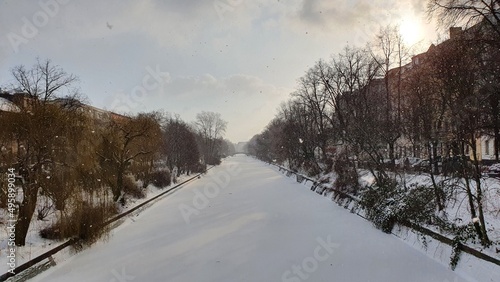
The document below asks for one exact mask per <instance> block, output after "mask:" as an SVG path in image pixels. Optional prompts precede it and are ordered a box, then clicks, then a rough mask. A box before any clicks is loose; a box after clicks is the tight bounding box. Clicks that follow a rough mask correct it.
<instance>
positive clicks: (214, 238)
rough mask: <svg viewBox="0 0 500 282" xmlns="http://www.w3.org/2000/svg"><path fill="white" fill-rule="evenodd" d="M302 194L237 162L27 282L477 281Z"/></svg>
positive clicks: (271, 173) (273, 174)
mask: <svg viewBox="0 0 500 282" xmlns="http://www.w3.org/2000/svg"><path fill="white" fill-rule="evenodd" d="M229 166H237V167H238V171H239V173H237V174H229V175H230V176H229V177H226V176H227V173H226V174H224V171H226V170H227V169H228V167H229ZM221 179H222V180H224V179H227V180H228V181H227V182H224V181H221ZM220 183H225V184H224V185H222V184H220ZM217 185H219V186H218V188H219V189H217V188H215V187H216V186H217ZM304 188H305V187H304V186H303V185H300V184H298V183H296V182H295V180H294V179H288V178H286V177H284V176H283V175H281V174H280V173H279V172H277V171H275V170H273V169H272V168H270V167H269V166H268V165H266V164H263V163H261V162H259V161H256V160H254V159H251V158H248V157H245V156H236V157H234V158H231V159H229V160H226V161H225V162H224V163H223V164H222V165H221V166H219V167H217V168H214V169H213V170H211V171H209V172H208V174H207V175H206V176H204V177H203V178H202V179H201V180H199V181H196V182H193V183H190V184H188V185H187V186H186V187H185V188H184V189H182V190H179V191H178V192H177V193H175V194H173V195H171V196H170V197H167V198H165V199H163V200H162V201H160V202H157V203H156V204H155V205H154V206H152V207H151V208H149V209H147V210H146V211H144V212H142V213H141V214H140V215H139V216H137V217H136V218H135V221H134V222H132V223H129V224H128V225H126V226H125V225H122V226H121V227H120V228H119V229H115V230H114V231H113V234H112V236H111V237H110V238H109V241H108V242H106V243H99V244H98V245H97V246H96V247H94V248H91V249H88V250H85V251H83V252H82V253H79V254H77V255H75V256H74V257H72V258H71V259H70V260H67V261H65V262H60V261H58V265H57V266H55V267H53V268H51V269H49V270H48V271H46V272H45V273H42V274H41V275H39V276H38V277H35V279H33V281H51V282H57V281H132V280H133V281H189V282H191V281H217V282H219V281H295V282H296V281H372V282H373V281H374V282H377V281H384V282H386V281H437V282H446V281H449V282H451V281H453V282H459V281H460V282H461V281H481V280H475V279H473V278H467V277H465V278H464V276H461V275H460V274H459V273H457V272H453V271H451V270H450V269H449V268H448V267H447V266H444V265H441V264H439V263H436V262H435V261H434V260H432V259H430V258H428V257H427V256H426V255H424V254H422V253H420V252H418V251H417V250H415V249H414V248H412V247H410V246H408V245H407V244H405V243H403V242H402V241H401V240H399V239H398V238H396V237H394V236H391V235H387V234H384V233H382V232H380V231H378V230H376V229H375V228H373V227H372V226H371V224H370V223H368V222H366V221H365V220H363V219H361V218H359V217H358V216H356V215H353V214H351V213H349V212H348V211H346V210H344V209H343V208H341V207H338V206H337V205H334V204H332V203H331V202H330V201H328V200H326V199H324V198H320V197H318V196H317V195H315V193H311V191H310V190H309V189H304ZM210 189H213V190H210ZM208 191H211V192H210V193H208ZM201 195H205V196H206V197H205V198H204V197H202V196H201ZM184 206H189V207H191V208H193V209H196V210H197V211H198V212H197V213H192V214H191V215H190V218H189V223H188V221H186V217H185V214H184V215H183V212H182V209H181V208H180V207H184ZM482 281H487V280H482Z"/></svg>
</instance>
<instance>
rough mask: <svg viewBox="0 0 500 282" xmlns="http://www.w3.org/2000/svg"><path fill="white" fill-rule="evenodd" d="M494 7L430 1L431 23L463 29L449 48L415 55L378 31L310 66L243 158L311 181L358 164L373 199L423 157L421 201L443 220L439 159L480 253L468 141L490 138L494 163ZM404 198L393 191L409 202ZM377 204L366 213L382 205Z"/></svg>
mask: <svg viewBox="0 0 500 282" xmlns="http://www.w3.org/2000/svg"><path fill="white" fill-rule="evenodd" d="M498 6H499V4H498V3H497V1H465V0H463V1H460V0H445V1H438V0H433V1H429V6H428V12H429V15H430V16H435V15H439V17H440V19H442V20H443V23H444V22H446V23H463V22H464V21H465V22H468V23H469V25H468V26H466V27H467V28H466V29H465V30H462V29H457V28H454V29H451V31H452V36H451V38H450V39H449V40H445V41H443V42H441V43H439V44H437V45H432V46H431V47H430V48H429V50H428V51H427V52H425V53H422V54H419V55H416V56H411V52H410V51H409V48H407V47H406V46H405V45H404V43H403V40H402V38H401V35H400V34H399V32H398V29H397V28H396V27H387V28H384V29H381V30H380V32H379V34H377V35H376V36H375V37H374V40H373V41H372V42H371V43H370V44H369V45H368V46H366V47H364V48H358V47H352V46H348V47H346V48H345V49H344V50H343V51H342V52H341V53H339V54H337V55H335V56H333V57H332V58H331V59H330V60H328V61H325V60H320V61H318V62H317V63H315V65H314V66H313V67H312V68H310V69H309V70H308V71H307V72H306V73H305V75H304V76H303V77H301V78H300V79H299V81H298V86H297V88H296V91H295V92H294V93H292V94H291V99H290V100H289V101H288V102H286V103H284V104H283V105H282V106H281V108H280V109H279V112H278V114H277V115H276V117H275V119H274V120H272V121H271V122H270V123H269V125H268V126H267V128H266V129H265V130H264V131H263V132H262V133H260V134H258V135H256V136H254V137H253V138H252V140H251V142H250V144H249V152H250V153H252V154H254V155H256V156H257V157H259V158H261V159H263V160H266V161H276V162H279V163H285V164H287V165H288V166H290V168H292V169H295V170H299V169H303V170H305V171H308V172H309V173H311V174H317V173H319V172H320V171H321V170H322V169H329V168H331V167H332V164H333V161H332V158H331V157H332V156H335V158H336V159H337V160H342V161H343V162H344V165H343V166H336V167H346V166H349V167H352V168H353V171H354V173H355V170H356V168H358V167H359V165H361V166H362V167H364V168H366V169H368V170H369V171H370V172H371V173H372V175H373V177H374V178H375V184H374V186H373V187H372V188H380V187H381V186H384V185H385V186H390V187H391V188H390V189H388V190H387V189H385V188H387V187H385V188H384V189H378V192H379V193H380V192H381V191H384V193H385V194H384V195H382V196H385V197H389V195H390V197H391V198H393V196H394V195H393V194H392V192H393V191H394V190H395V189H396V190H397V189H399V188H398V187H399V186H401V185H399V184H398V183H395V182H396V177H395V175H396V174H394V170H395V168H396V163H397V160H398V159H400V158H403V157H416V156H417V157H422V158H427V159H429V162H428V163H429V169H428V170H429V172H430V177H431V179H432V186H431V187H430V190H429V191H432V195H433V197H432V201H427V202H428V203H430V204H431V205H434V208H435V210H436V211H438V212H439V213H437V214H441V215H442V213H443V212H444V210H445V208H446V204H447V200H448V197H449V195H450V193H449V192H450V191H449V189H454V188H453V187H448V188H447V187H445V186H444V185H443V183H442V182H440V181H438V180H437V179H436V178H435V176H434V174H436V173H438V172H439V166H438V161H440V160H439V159H441V161H442V162H443V169H444V168H445V166H446V167H447V169H446V171H447V172H448V173H449V174H451V175H452V176H453V177H454V178H460V179H463V185H461V187H463V190H464V191H465V192H466V199H467V201H468V204H469V210H470V216H471V218H472V219H473V220H472V221H471V222H472V223H471V224H473V227H474V229H475V232H476V235H477V237H478V238H479V239H480V241H481V242H482V244H483V245H489V244H490V240H489V238H488V235H487V227H486V220H485V217H484V207H483V205H484V195H483V189H484V188H483V187H482V182H481V160H480V159H479V157H478V156H479V152H478V150H479V147H478V145H477V140H478V139H479V138H480V137H481V136H490V138H492V139H494V143H495V149H494V151H495V157H496V160H497V161H498V155H499V153H498V150H499V147H500V146H498V145H499V142H500V130H499V129H500V128H499V125H500V124H499V119H500V113H499V106H500V102H499V100H500V95H499V92H500V68H499V66H500V61H499V60H500V33H499V32H498V31H499V30H500V25H499V24H498V19H497V18H498V16H499V14H497V13H498V12H497V11H498V8H500V7H498ZM398 147H399V148H398ZM403 149H404V150H403ZM340 156H343V157H340ZM445 160H446V161H447V162H445ZM334 167H335V166H334ZM350 175H352V171H351V174H350ZM356 183H357V182H356ZM353 185H354V186H357V185H355V183H354V184H353ZM402 185H403V186H405V184H404V183H403V184H402ZM391 189H392V190H391ZM408 190H409V189H408V187H403V188H402V189H401V190H400V192H401V193H403V194H405V195H407V196H408V195H409V194H408ZM388 191H392V192H390V193H389V192H388ZM350 192H353V191H350ZM354 193H356V191H354ZM413 194H415V193H413ZM417 194H418V193H417ZM379 196H380V195H379ZM379 196H377V201H378V202H377V203H375V202H374V204H373V206H375V205H381V202H380V201H381V197H379ZM382 198H383V197H382ZM421 204H424V203H421V202H419V205H421ZM419 207H420V208H421V206H419ZM388 210H390V209H388ZM430 210H431V211H432V209H430ZM408 214H410V213H408ZM391 216H393V215H391ZM391 216H389V217H386V218H391ZM394 216H395V215H394ZM429 216H431V215H429ZM432 216H434V215H432ZM442 219H443V218H440V219H438V220H436V221H441V220H442ZM391 220H392V219H391ZM429 221H430V220H429V219H427V221H426V222H429Z"/></svg>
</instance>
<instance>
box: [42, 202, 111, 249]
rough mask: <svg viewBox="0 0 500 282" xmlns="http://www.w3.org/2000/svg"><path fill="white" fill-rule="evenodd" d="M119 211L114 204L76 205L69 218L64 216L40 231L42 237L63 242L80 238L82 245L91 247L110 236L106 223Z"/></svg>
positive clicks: (84, 203)
mask: <svg viewBox="0 0 500 282" xmlns="http://www.w3.org/2000/svg"><path fill="white" fill-rule="evenodd" d="M116 213H117V210H116V208H115V206H114V205H113V204H110V205H104V204H103V205H99V206H92V205H90V204H88V203H86V202H83V203H80V204H79V205H76V207H75V208H74V209H73V211H72V212H71V214H69V216H65V215H64V214H62V216H61V218H60V219H59V220H58V221H57V222H55V223H54V224H53V225H51V226H49V227H47V228H44V229H42V230H40V232H39V234H40V237H42V238H45V239H53V240H62V239H68V238H75V237H76V238H78V239H80V241H81V243H83V244H87V245H90V244H92V243H94V242H96V241H97V240H98V239H99V238H101V237H103V236H104V235H106V234H108V232H109V227H107V226H104V223H105V222H106V220H107V219H108V218H110V217H111V216H112V215H114V214H116Z"/></svg>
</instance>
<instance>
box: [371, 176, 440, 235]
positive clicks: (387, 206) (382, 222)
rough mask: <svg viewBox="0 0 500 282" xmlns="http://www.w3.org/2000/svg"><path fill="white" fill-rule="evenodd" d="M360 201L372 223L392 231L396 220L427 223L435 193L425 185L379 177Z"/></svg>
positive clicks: (385, 230)
mask: <svg viewBox="0 0 500 282" xmlns="http://www.w3.org/2000/svg"><path fill="white" fill-rule="evenodd" d="M361 205H362V206H363V208H364V209H365V210H366V215H367V217H368V219H370V220H371V221H372V222H373V223H374V225H375V226H376V227H377V228H379V229H381V230H382V231H384V232H386V233H391V231H392V229H393V227H394V225H395V224H396V223H397V222H408V221H411V222H412V223H417V224H418V223H426V222H428V221H430V220H431V219H432V218H434V194H433V193H432V189H431V188H429V187H426V186H419V185H413V186H410V189H403V188H402V187H401V186H400V185H399V184H398V183H397V182H396V181H395V180H393V179H388V178H382V179H381V181H380V183H376V184H375V185H374V186H373V187H371V188H370V189H369V190H367V191H366V192H365V193H364V194H363V197H362V201H361Z"/></svg>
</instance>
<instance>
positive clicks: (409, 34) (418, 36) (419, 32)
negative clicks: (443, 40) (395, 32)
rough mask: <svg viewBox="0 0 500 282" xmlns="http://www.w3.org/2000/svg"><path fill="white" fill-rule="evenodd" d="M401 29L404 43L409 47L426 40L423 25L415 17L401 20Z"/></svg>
mask: <svg viewBox="0 0 500 282" xmlns="http://www.w3.org/2000/svg"><path fill="white" fill-rule="evenodd" d="M399 29H400V32H401V36H402V37H403V40H404V42H405V43H406V44H407V45H408V46H412V45H414V44H416V43H418V42H419V41H420V40H422V39H424V38H423V37H424V32H423V27H422V23H421V21H420V20H418V19H416V18H414V17H404V18H403V19H401V23H400V27H399Z"/></svg>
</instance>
